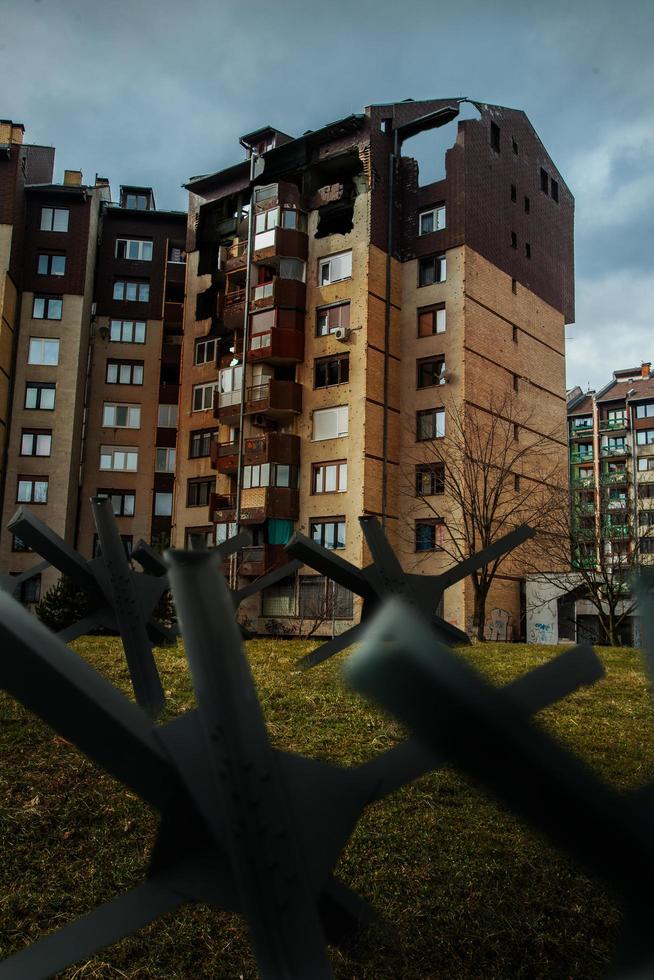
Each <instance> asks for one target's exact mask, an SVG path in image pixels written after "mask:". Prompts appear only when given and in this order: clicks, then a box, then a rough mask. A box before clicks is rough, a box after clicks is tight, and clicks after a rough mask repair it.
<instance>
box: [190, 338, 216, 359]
mask: <svg viewBox="0 0 654 980" xmlns="http://www.w3.org/2000/svg"><path fill="white" fill-rule="evenodd" d="M215 360H216V341H215V340H196V341H195V358H194V363H195V364H213V363H214V362H215Z"/></svg>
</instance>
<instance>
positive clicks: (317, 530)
mask: <svg viewBox="0 0 654 980" xmlns="http://www.w3.org/2000/svg"><path fill="white" fill-rule="evenodd" d="M309 535H310V537H311V538H312V540H313V541H315V542H316V544H319V545H322V547H323V548H327V549H328V550H329V551H336V550H338V549H339V548H344V547H345V518H344V517H318V518H316V519H315V520H313V521H310V522H309Z"/></svg>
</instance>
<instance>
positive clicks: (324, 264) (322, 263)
mask: <svg viewBox="0 0 654 980" xmlns="http://www.w3.org/2000/svg"><path fill="white" fill-rule="evenodd" d="M346 255H349V257H350V259H349V271H348V273H347V275H344V276H340V275H339V276H338V277H336V278H333V277H332V274H331V264H332V262H333V261H334V260H335V259H342V258H343V257H344V256H346ZM346 265H347V263H346ZM352 267H353V266H352V249H351V248H346V249H343V250H342V251H340V252H334V253H332V254H331V255H324V256H322V258H319V259H318V286H319V287H320V288H321V287H323V286H331V285H333V283H335V282H344V281H345V280H346V279H351V278H352ZM325 268H328V269H329V272H328V276H329V278H328V279H324V278H323V270H324V269H325Z"/></svg>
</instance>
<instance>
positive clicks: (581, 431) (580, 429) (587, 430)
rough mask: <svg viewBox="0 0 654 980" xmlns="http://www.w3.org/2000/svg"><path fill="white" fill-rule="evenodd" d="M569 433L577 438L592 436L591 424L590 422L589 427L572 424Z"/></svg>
mask: <svg viewBox="0 0 654 980" xmlns="http://www.w3.org/2000/svg"><path fill="white" fill-rule="evenodd" d="M570 431H571V434H572V435H573V436H576V437H577V438H578V437H580V436H592V434H593V423H592V422H591V423H590V425H575V424H574V423H573V424H572V427H571V430H570Z"/></svg>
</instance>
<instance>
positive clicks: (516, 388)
mask: <svg viewBox="0 0 654 980" xmlns="http://www.w3.org/2000/svg"><path fill="white" fill-rule="evenodd" d="M511 377H512V379H513V390H514V391H519V390H520V378H519V377H518V375H517V374H512V375H511Z"/></svg>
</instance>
